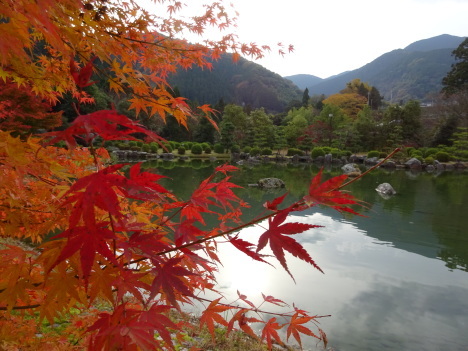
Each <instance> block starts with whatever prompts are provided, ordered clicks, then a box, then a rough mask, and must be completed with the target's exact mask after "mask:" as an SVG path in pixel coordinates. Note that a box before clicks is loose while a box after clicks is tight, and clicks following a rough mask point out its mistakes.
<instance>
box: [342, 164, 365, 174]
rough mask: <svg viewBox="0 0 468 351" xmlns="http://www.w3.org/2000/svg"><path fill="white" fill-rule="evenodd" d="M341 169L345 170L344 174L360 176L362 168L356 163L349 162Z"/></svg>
mask: <svg viewBox="0 0 468 351" xmlns="http://www.w3.org/2000/svg"><path fill="white" fill-rule="evenodd" d="M341 169H342V170H343V172H344V174H346V175H348V176H350V177H359V176H360V175H361V170H360V169H359V167H358V165H357V164H355V163H347V164H345V165H344V166H343V167H341Z"/></svg>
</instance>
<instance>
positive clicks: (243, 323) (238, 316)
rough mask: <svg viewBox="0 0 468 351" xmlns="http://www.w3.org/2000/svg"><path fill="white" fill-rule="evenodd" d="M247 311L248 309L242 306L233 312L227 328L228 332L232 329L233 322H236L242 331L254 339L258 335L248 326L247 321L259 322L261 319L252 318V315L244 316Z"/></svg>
mask: <svg viewBox="0 0 468 351" xmlns="http://www.w3.org/2000/svg"><path fill="white" fill-rule="evenodd" d="M247 312H249V310H248V309H245V308H243V309H240V310H239V311H237V312H236V313H235V314H234V316H233V317H232V318H231V319H230V320H229V324H228V330H227V333H228V334H229V332H230V331H231V330H232V329H234V323H235V322H237V324H238V325H239V327H240V328H241V329H242V331H243V332H244V333H246V334H248V335H250V336H251V337H253V338H255V339H257V338H258V336H257V335H256V334H255V332H254V331H253V330H252V328H251V327H250V325H249V323H261V320H259V319H256V318H252V317H247V316H246V313H247Z"/></svg>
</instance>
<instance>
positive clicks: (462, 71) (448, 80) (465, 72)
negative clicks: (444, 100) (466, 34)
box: [442, 38, 468, 95]
mask: <svg viewBox="0 0 468 351" xmlns="http://www.w3.org/2000/svg"><path fill="white" fill-rule="evenodd" d="M452 56H454V57H455V59H456V62H455V63H454V64H453V65H452V69H451V71H450V72H448V73H447V75H446V76H445V77H444V79H443V80H442V84H443V85H444V87H443V88H442V91H443V92H444V93H445V94H448V95H451V94H454V93H457V92H460V91H463V90H465V91H466V90H468V38H466V39H465V40H464V41H463V42H462V43H461V44H460V46H459V47H458V48H456V49H455V50H454V51H453V52H452Z"/></svg>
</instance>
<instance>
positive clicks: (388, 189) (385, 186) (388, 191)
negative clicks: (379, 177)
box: [375, 183, 396, 199]
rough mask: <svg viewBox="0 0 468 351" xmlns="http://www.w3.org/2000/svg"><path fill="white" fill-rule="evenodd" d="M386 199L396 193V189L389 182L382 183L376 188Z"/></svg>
mask: <svg viewBox="0 0 468 351" xmlns="http://www.w3.org/2000/svg"><path fill="white" fill-rule="evenodd" d="M375 190H376V191H377V192H378V193H379V194H380V195H381V196H382V197H383V198H384V199H386V198H390V197H391V196H392V195H395V194H396V191H395V189H393V187H392V186H391V185H390V184H389V183H382V184H380V185H379V186H378V187H377V188H376V189H375Z"/></svg>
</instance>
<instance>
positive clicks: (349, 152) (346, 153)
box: [342, 150, 353, 157]
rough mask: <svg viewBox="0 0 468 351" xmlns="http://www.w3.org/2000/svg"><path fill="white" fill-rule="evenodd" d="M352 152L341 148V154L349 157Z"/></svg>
mask: <svg viewBox="0 0 468 351" xmlns="http://www.w3.org/2000/svg"><path fill="white" fill-rule="evenodd" d="M352 154H353V153H352V152H351V151H349V150H342V155H343V156H346V157H349V156H351V155H352Z"/></svg>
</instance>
